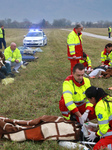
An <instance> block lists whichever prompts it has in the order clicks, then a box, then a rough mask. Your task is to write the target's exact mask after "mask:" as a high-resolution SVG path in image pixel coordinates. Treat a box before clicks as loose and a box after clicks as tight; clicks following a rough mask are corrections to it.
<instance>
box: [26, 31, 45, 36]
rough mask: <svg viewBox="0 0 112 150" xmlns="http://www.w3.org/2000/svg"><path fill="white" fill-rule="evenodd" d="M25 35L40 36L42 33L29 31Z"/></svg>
mask: <svg viewBox="0 0 112 150" xmlns="http://www.w3.org/2000/svg"><path fill="white" fill-rule="evenodd" d="M26 36H27V37H30V36H33V37H42V36H43V34H42V32H29V33H28V34H27V35H26Z"/></svg>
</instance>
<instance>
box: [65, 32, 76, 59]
mask: <svg viewBox="0 0 112 150" xmlns="http://www.w3.org/2000/svg"><path fill="white" fill-rule="evenodd" d="M73 39H74V36H73V35H72V33H70V34H69V35H68V38H67V44H68V46H69V52H70V55H72V56H74V58H75V57H76V55H75V43H74V40H73Z"/></svg>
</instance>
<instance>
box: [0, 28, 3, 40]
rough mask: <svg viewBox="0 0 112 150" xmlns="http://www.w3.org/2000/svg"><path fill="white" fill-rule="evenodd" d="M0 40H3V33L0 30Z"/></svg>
mask: <svg viewBox="0 0 112 150" xmlns="http://www.w3.org/2000/svg"><path fill="white" fill-rule="evenodd" d="M0 38H3V32H2V29H1V28H0Z"/></svg>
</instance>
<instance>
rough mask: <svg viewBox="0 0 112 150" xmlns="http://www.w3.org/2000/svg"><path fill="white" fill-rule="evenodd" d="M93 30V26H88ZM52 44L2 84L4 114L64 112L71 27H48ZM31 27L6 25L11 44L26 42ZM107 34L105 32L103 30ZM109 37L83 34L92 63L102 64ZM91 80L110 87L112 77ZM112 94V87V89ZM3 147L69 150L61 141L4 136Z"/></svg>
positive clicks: (28, 115)
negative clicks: (18, 140)
mask: <svg viewBox="0 0 112 150" xmlns="http://www.w3.org/2000/svg"><path fill="white" fill-rule="evenodd" d="M86 30H88V32H89V29H86ZM44 31H45V33H46V35H47V37H48V44H47V46H45V47H41V49H42V50H43V52H42V53H36V56H39V59H38V60H36V61H33V62H30V63H29V65H28V66H27V67H26V69H20V74H17V75H16V77H15V81H14V83H13V84H9V85H7V86H4V85H2V84H1V83H0V84H1V88H0V93H1V94H0V104H1V109H0V115H1V116H5V117H8V118H11V119H26V120H30V119H35V118H38V117H40V116H42V115H56V116H61V113H60V111H59V106H58V105H59V104H58V103H59V100H60V98H61V94H62V83H63V81H64V79H65V78H66V77H67V76H68V75H70V62H69V61H68V60H67V48H66V45H67V44H66V40H67V35H68V34H69V31H62V30H59V29H45V30H44ZM27 32H28V30H27V29H6V42H7V46H9V45H10V43H11V42H15V43H16V44H17V47H18V46H22V40H23V36H24V35H25V34H26V33H27ZM103 32H105V29H93V33H98V34H102V33H103ZM102 35H103V34H102ZM107 43H109V41H106V40H101V39H97V38H91V37H87V36H83V49H84V51H85V52H86V53H87V54H88V55H89V57H90V58H91V60H92V66H93V67H95V66H98V65H100V53H101V51H102V50H103V49H104V46H105V45H106V44H107ZM91 84H92V85H95V86H98V87H103V88H104V89H107V88H108V87H110V86H112V80H111V78H109V79H91ZM108 93H109V94H112V92H111V91H108ZM0 149H2V150H23V149H24V150H37V149H38V150H65V148H62V147H60V146H59V145H58V144H57V141H45V142H33V141H25V142H22V143H16V142H11V141H8V140H4V139H2V140H1V143H0Z"/></svg>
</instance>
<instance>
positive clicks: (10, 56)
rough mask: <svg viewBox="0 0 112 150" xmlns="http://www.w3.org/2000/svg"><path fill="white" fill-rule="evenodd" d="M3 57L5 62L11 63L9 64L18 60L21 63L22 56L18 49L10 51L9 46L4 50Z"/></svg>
mask: <svg viewBox="0 0 112 150" xmlns="http://www.w3.org/2000/svg"><path fill="white" fill-rule="evenodd" d="M4 55H5V60H8V61H11V62H15V60H19V62H21V61H22V56H21V53H20V50H19V49H18V48H16V49H15V50H14V51H12V50H11V48H10V46H9V47H7V48H6V49H5V51H4Z"/></svg>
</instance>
